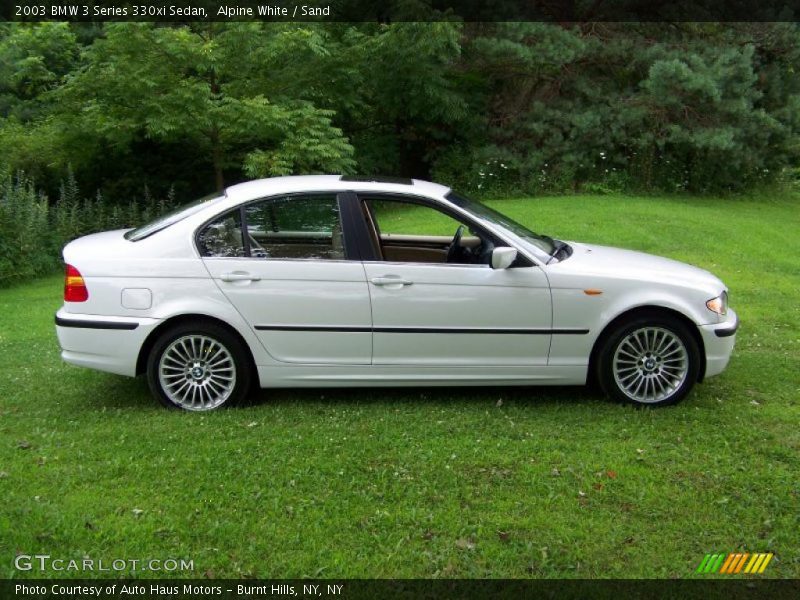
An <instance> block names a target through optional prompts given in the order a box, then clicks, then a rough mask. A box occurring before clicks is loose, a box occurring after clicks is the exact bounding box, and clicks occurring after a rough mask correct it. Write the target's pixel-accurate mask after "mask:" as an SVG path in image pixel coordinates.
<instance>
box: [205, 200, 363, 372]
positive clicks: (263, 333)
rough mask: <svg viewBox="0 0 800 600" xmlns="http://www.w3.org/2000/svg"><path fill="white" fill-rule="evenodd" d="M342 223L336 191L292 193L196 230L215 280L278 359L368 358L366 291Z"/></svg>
mask: <svg viewBox="0 0 800 600" xmlns="http://www.w3.org/2000/svg"><path fill="white" fill-rule="evenodd" d="M341 222H342V221H341V211H340V206H339V200H338V198H337V196H336V195H335V194H306V195H288V196H281V197H273V198H266V199H264V200H260V201H258V202H254V203H250V204H248V205H246V206H245V207H244V208H243V209H241V210H240V209H235V210H233V211H231V212H229V213H226V214H225V215H223V216H222V217H220V218H218V219H216V220H215V221H214V222H212V223H210V224H209V225H207V226H206V227H205V228H204V229H203V230H202V231H201V232H200V234H199V235H198V247H199V249H200V252H201V254H203V262H204V263H205V265H206V267H207V268H208V271H209V273H210V274H211V276H212V277H213V279H214V281H215V282H216V283H217V285H218V286H219V288H220V290H222V292H223V293H224V294H225V296H226V297H227V298H228V300H229V301H230V302H231V303H232V304H233V305H234V306H235V307H236V309H237V310H238V311H239V313H241V314H242V316H243V317H244V318H245V319H246V320H247V322H248V323H249V324H250V326H251V327H252V328H253V329H254V330H255V332H256V334H257V336H258V338H259V340H260V341H261V343H262V344H263V345H264V348H265V349H266V350H267V352H269V354H270V355H271V356H272V357H273V358H274V359H276V360H278V361H282V362H286V363H304V364H369V362H370V359H371V354H372V333H371V327H372V318H371V313H370V299H369V292H368V290H367V284H366V280H365V277H364V269H363V267H362V265H361V263H360V262H359V261H357V260H348V252H347V251H346V249H345V244H344V239H343V233H342V225H341ZM243 233H244V235H243Z"/></svg>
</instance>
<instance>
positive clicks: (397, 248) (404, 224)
mask: <svg viewBox="0 0 800 600" xmlns="http://www.w3.org/2000/svg"><path fill="white" fill-rule="evenodd" d="M362 210H363V212H364V218H365V219H366V222H367V229H368V231H369V234H370V238H371V240H370V241H371V244H372V248H373V251H374V252H375V255H376V256H378V257H380V260H384V261H388V262H421V263H434V264H487V265H488V264H490V262H491V255H492V250H493V249H494V247H495V244H494V242H493V241H492V240H491V239H490V237H489V236H488V235H486V234H485V233H483V232H481V231H477V230H475V229H472V228H470V227H469V226H468V225H466V224H464V223H462V222H460V221H458V220H456V219H454V218H453V217H451V216H450V215H447V214H445V213H443V212H441V211H439V210H437V209H435V208H433V207H430V206H428V205H425V204H419V203H415V202H409V201H406V200H385V199H382V198H379V199H377V198H376V199H369V198H367V199H365V200H363V201H362Z"/></svg>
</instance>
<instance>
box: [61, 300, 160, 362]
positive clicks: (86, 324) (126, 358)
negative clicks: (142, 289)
mask: <svg viewBox="0 0 800 600" xmlns="http://www.w3.org/2000/svg"><path fill="white" fill-rule="evenodd" d="M160 322H161V321H160V320H159V319H145V318H132V317H107V316H98V315H82V314H75V313H68V312H66V311H65V310H64V309H63V308H62V309H61V310H59V311H58V312H57V313H56V335H57V336H58V343H59V345H60V346H61V358H62V359H63V360H64V362H66V363H69V364H72V365H76V366H79V367H87V368H89V369H97V370H98V371H107V372H108V373H116V374H118V375H128V376H131V377H133V376H135V375H136V361H137V359H138V358H139V350H140V349H141V347H142V344H143V343H144V341H145V340H146V339H147V336H148V335H149V334H150V332H151V331H153V329H154V328H155V327H156V326H157V325H158V324H159V323H160Z"/></svg>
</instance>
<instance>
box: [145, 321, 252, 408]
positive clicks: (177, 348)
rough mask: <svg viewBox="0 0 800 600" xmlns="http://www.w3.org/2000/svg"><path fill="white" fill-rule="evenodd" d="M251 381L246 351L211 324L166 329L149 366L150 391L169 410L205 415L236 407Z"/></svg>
mask: <svg viewBox="0 0 800 600" xmlns="http://www.w3.org/2000/svg"><path fill="white" fill-rule="evenodd" d="M250 380H251V369H250V364H249V361H248V354H247V350H246V348H244V346H243V344H242V343H241V341H240V340H239V339H237V337H236V336H234V335H233V334H231V333H230V332H229V331H228V330H227V329H225V328H224V327H220V326H219V325H216V324H214V323H203V324H197V325H194V324H188V323H187V324H183V325H178V326H176V327H173V328H171V329H169V330H168V331H166V332H164V334H163V335H162V336H161V337H159V339H158V340H157V341H156V343H155V344H154V345H153V348H152V350H151V352H150V356H149V357H148V361H147V382H148V385H149V386H150V389H151V391H152V392H153V394H154V395H155V396H156V398H158V400H159V401H160V402H161V403H162V404H164V405H165V406H167V407H170V408H180V409H183V410H192V411H207V410H214V409H216V408H220V407H222V406H232V405H235V404H237V403H239V402H240V401H241V400H242V399H243V398H244V397H245V396H246V395H247V392H248V389H249V387H250Z"/></svg>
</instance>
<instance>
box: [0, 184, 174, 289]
mask: <svg viewBox="0 0 800 600" xmlns="http://www.w3.org/2000/svg"><path fill="white" fill-rule="evenodd" d="M174 205H175V198H174V194H173V193H172V192H170V194H169V196H168V197H167V198H166V199H163V200H156V199H154V198H153V197H152V196H151V195H150V193H149V191H148V190H147V188H145V190H144V198H143V200H141V201H139V200H133V201H131V202H128V203H127V204H124V205H120V204H111V203H109V202H107V201H106V200H105V199H104V198H103V197H102V196H101V194H100V193H99V192H98V193H97V195H96V196H95V198H93V199H87V198H81V197H80V193H79V190H78V185H77V183H76V182H75V178H74V177H73V175H72V172H71V171H69V172H68V174H67V179H66V180H65V181H64V182H62V184H61V186H60V188H59V198H58V201H57V202H56V203H55V204H50V203H49V202H48V199H47V196H45V194H43V193H41V192H39V191H37V189H36V186H35V185H34V182H33V180H32V179H30V178H29V177H27V176H26V175H25V174H24V173H19V174H17V175H16V176H13V177H12V176H10V175H2V176H0V286H5V285H8V284H9V283H12V282H14V281H18V280H20V279H25V278H29V277H36V276H39V275H45V274H48V273H53V272H55V271H56V270H58V269H59V268H60V267H61V264H62V262H61V249H62V248H63V247H64V246H65V245H66V244H68V243H69V242H70V241H72V240H74V239H76V238H79V237H81V236H84V235H88V234H90V233H95V232H97V231H104V230H108V229H121V228H127V227H134V226H136V225H139V224H141V223H143V222H147V221H149V220H151V219H153V218H154V217H156V216H157V215H159V214H162V213H164V212H166V211H168V210H170V209H171V208H172V207H173V206H174Z"/></svg>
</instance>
